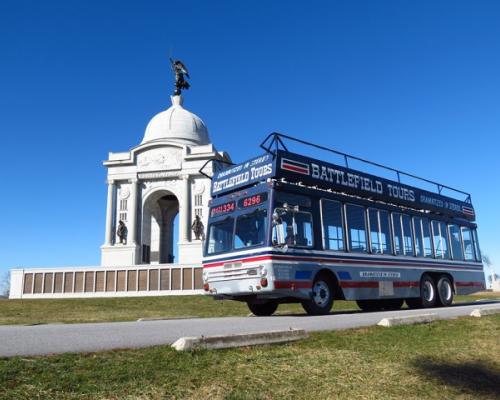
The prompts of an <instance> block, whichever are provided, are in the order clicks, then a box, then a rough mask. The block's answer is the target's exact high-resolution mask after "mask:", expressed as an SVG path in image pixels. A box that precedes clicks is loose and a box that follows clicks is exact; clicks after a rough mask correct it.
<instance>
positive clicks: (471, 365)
mask: <svg viewBox="0 0 500 400" xmlns="http://www.w3.org/2000/svg"><path fill="white" fill-rule="evenodd" d="M413 366H414V367H415V368H416V369H417V371H418V373H419V374H420V375H422V376H424V377H426V378H427V379H429V380H432V381H434V382H436V383H438V384H442V385H448V386H453V387H455V388H456V389H458V390H460V391H461V392H464V393H467V394H473V395H476V396H481V397H483V396H484V397H486V398H494V399H498V398H500V371H498V367H496V368H495V366H494V365H492V364H490V363H487V362H482V361H475V362H467V363H463V364H461V363H451V362H447V361H445V360H429V359H425V358H420V359H417V360H416V361H415V362H413Z"/></svg>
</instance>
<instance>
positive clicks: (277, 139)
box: [260, 132, 472, 204]
mask: <svg viewBox="0 0 500 400" xmlns="http://www.w3.org/2000/svg"><path fill="white" fill-rule="evenodd" d="M286 140H290V141H293V142H297V143H300V144H303V145H306V146H311V147H314V148H317V149H319V150H324V151H328V152H330V153H334V154H337V155H339V156H342V157H343V158H344V163H345V167H346V168H349V160H356V161H360V162H362V163H366V164H369V165H373V166H375V167H378V168H382V169H385V170H388V171H391V172H395V173H396V176H397V180H398V182H399V183H401V176H407V177H410V178H413V179H416V180H419V181H422V182H426V183H429V184H431V185H433V186H436V188H437V192H438V194H441V192H442V191H443V189H447V190H450V191H452V192H455V193H460V194H462V195H465V196H466V198H465V200H464V201H465V202H467V203H469V204H471V203H472V200H471V195H470V193H467V192H464V191H462V190H459V189H455V188H452V187H450V186H447V185H443V184H442V183H438V182H435V181H431V180H429V179H426V178H421V177H419V176H417V175H414V174H410V173H408V172H404V171H401V170H398V169H396V168H392V167H388V166H386V165H382V164H379V163H376V162H373V161H369V160H365V159H363V158H360V157H356V156H353V155H350V154H347V153H343V152H341V151H338V150H335V149H332V148H330V147H326V146H321V145H318V144H314V143H311V142H308V141H306V140H302V139H297V138H295V137H292V136H289V135H285V134H283V133H278V132H273V133H270V134H269V135H267V137H266V138H265V139H264V140H263V141H262V143H261V144H260V147H261V148H262V149H264V150H265V151H266V152H268V153H270V154H273V155H274V156H275V155H276V152H277V151H278V150H279V149H280V147H281V148H282V149H283V150H284V151H286V152H289V150H288V148H287V146H286V144H285V141H286Z"/></svg>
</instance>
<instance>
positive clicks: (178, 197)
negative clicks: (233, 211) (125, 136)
mask: <svg viewBox="0 0 500 400" xmlns="http://www.w3.org/2000/svg"><path fill="white" fill-rule="evenodd" d="M172 67H173V70H174V72H175V73H176V85H175V91H174V94H173V96H171V100H172V105H171V106H170V107H169V108H168V109H167V110H165V111H162V112H160V113H158V114H156V115H155V116H154V117H153V118H152V119H151V121H149V123H148V125H147V127H146V131H145V133H144V138H143V139H142V142H141V144H140V145H139V146H137V147H135V148H133V149H131V150H130V151H127V152H123V153H110V154H109V158H108V160H107V161H105V162H104V165H105V166H106V167H107V168H108V205H107V213H106V239H105V243H104V245H103V246H102V247H101V250H102V261H101V264H102V265H129V264H141V263H146V264H149V263H172V262H174V258H173V257H174V246H178V260H175V261H176V262H178V263H180V264H183V263H201V257H202V241H201V240H194V239H193V236H194V235H192V231H191V226H192V223H193V221H194V219H195V216H196V215H198V216H199V217H200V218H201V220H202V222H203V223H204V225H205V226H206V218H207V217H208V216H207V213H206V207H207V204H208V200H209V193H210V180H209V179H208V178H207V177H206V176H204V175H202V174H201V173H200V172H199V170H200V168H201V167H202V166H203V165H204V164H205V163H206V162H207V161H208V160H211V159H220V160H224V161H229V156H228V155H227V154H226V153H223V152H218V151H217V150H216V149H215V147H214V146H213V144H211V143H210V138H209V136H208V130H207V127H206V126H205V124H204V123H203V121H202V120H201V118H199V117H198V116H197V115H196V114H193V113H192V112H190V111H188V110H186V109H185V108H184V107H183V97H182V94H181V91H182V89H188V88H189V84H188V83H187V82H186V81H185V80H184V75H187V76H188V77H189V75H188V74H187V69H186V68H185V67H184V65H183V64H182V63H181V62H180V61H172ZM210 168H211V166H208V168H207V172H211V171H210ZM177 214H179V224H178V225H179V235H178V237H179V241H178V243H174V219H175V217H176V215H177ZM118 221H123V222H124V223H125V224H126V228H127V229H126V230H127V237H126V240H124V241H121V240H119V238H118V237H117V236H116V230H117V226H118ZM121 242H122V243H121Z"/></svg>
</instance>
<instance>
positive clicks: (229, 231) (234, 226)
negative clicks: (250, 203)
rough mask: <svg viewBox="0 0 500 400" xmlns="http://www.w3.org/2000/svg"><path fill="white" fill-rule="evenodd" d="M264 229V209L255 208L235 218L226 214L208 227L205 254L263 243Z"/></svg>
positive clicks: (265, 214) (265, 217)
mask: <svg viewBox="0 0 500 400" xmlns="http://www.w3.org/2000/svg"><path fill="white" fill-rule="evenodd" d="M266 231H267V210H266V209H261V208H257V209H254V210H252V211H250V212H248V213H245V214H241V215H239V216H237V217H236V218H233V217H229V216H228V217H227V218H225V219H223V220H222V221H217V222H213V223H211V224H210V226H209V227H208V244H207V254H209V255H211V254H218V253H225V252H229V251H231V250H239V249H243V248H246V247H253V246H259V245H263V244H264V243H265V241H266Z"/></svg>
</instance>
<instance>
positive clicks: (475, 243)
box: [472, 229, 481, 261]
mask: <svg viewBox="0 0 500 400" xmlns="http://www.w3.org/2000/svg"><path fill="white" fill-rule="evenodd" d="M472 237H473V238H474V250H475V253H476V261H481V250H480V249H479V240H478V238H477V231H476V230H475V229H473V230H472Z"/></svg>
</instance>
